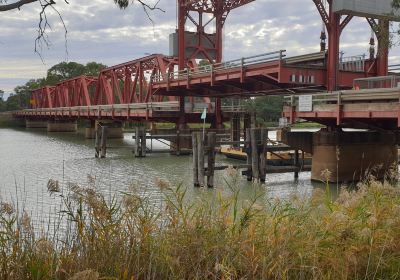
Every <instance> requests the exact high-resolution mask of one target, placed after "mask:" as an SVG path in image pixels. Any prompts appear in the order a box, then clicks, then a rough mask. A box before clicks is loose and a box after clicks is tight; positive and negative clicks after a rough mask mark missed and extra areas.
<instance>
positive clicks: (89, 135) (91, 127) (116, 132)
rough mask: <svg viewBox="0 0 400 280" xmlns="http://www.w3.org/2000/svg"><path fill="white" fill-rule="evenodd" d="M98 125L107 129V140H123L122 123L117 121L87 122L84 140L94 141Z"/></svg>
mask: <svg viewBox="0 0 400 280" xmlns="http://www.w3.org/2000/svg"><path fill="white" fill-rule="evenodd" d="M98 124H100V125H106V126H107V127H108V128H107V138H108V139H111V138H113V139H120V138H124V131H123V122H117V121H107V120H105V121H93V120H91V121H88V122H87V123H86V127H85V137H86V139H94V138H95V136H96V129H97V127H98Z"/></svg>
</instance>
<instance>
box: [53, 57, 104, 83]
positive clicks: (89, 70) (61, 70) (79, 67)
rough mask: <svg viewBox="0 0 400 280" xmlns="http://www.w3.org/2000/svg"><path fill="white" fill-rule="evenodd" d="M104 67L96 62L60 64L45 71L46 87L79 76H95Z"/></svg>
mask: <svg viewBox="0 0 400 280" xmlns="http://www.w3.org/2000/svg"><path fill="white" fill-rule="evenodd" d="M106 67H107V66H106V65H104V64H101V63H96V62H89V63H87V64H86V65H83V64H80V63H77V62H61V63H59V64H56V65H54V66H53V67H51V68H50V69H49V70H48V71H47V77H46V85H55V84H57V83H59V82H61V81H63V80H68V79H72V78H74V77H78V76H81V75H87V76H97V75H98V74H99V73H100V71H101V70H103V69H104V68H106Z"/></svg>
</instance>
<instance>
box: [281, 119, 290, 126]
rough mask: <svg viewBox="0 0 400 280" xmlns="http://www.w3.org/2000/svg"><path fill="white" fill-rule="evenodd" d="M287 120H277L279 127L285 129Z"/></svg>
mask: <svg viewBox="0 0 400 280" xmlns="http://www.w3.org/2000/svg"><path fill="white" fill-rule="evenodd" d="M288 123H289V122H288V119H287V118H280V119H279V127H286V126H288Z"/></svg>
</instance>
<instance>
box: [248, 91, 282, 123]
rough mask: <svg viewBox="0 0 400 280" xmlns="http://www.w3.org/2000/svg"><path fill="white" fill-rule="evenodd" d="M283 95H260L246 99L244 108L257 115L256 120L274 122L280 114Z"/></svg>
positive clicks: (276, 121)
mask: <svg viewBox="0 0 400 280" xmlns="http://www.w3.org/2000/svg"><path fill="white" fill-rule="evenodd" d="M283 102H284V98H283V96H262V97H256V98H254V99H249V100H247V101H246V105H245V108H246V109H247V110H248V111H250V112H254V113H256V115H257V119H258V121H261V122H264V123H273V124H276V123H278V121H279V118H280V117H281V116H282V108H283Z"/></svg>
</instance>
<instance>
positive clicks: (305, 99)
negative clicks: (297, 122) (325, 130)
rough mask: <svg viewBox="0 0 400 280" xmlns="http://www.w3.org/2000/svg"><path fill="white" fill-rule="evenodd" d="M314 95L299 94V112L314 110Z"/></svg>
mask: <svg viewBox="0 0 400 280" xmlns="http://www.w3.org/2000/svg"><path fill="white" fill-rule="evenodd" d="M312 110H313V106H312V95H300V96H299V112H312Z"/></svg>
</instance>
